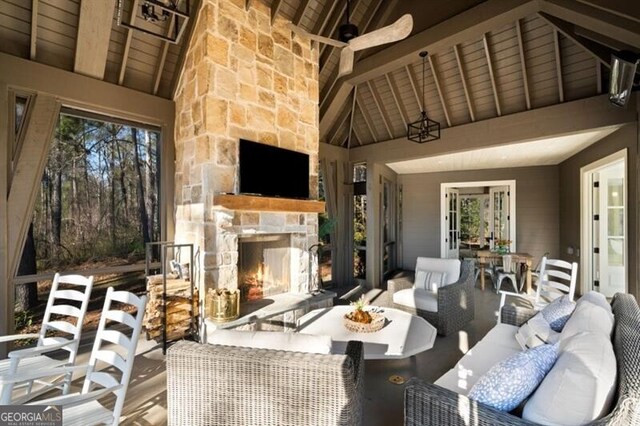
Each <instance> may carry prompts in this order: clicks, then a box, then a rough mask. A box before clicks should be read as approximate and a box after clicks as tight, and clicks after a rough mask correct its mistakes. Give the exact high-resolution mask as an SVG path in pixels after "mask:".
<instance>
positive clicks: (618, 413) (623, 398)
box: [404, 293, 640, 426]
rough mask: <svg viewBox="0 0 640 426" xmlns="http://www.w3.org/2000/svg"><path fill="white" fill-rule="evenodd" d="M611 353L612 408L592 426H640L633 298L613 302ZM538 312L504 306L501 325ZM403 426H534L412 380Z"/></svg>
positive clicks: (638, 338) (639, 324)
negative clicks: (614, 378)
mask: <svg viewBox="0 0 640 426" xmlns="http://www.w3.org/2000/svg"><path fill="white" fill-rule="evenodd" d="M612 308H613V314H614V316H615V325H614V331H613V337H612V342H613V348H614V352H615V357H616V361H617V366H618V378H617V387H616V394H615V396H614V398H615V400H614V406H613V409H612V410H611V411H610V413H609V414H608V415H606V416H605V417H603V418H601V419H599V420H597V421H595V422H592V423H590V424H591V425H638V424H640V308H638V304H637V302H636V300H635V299H634V298H633V296H630V295H627V294H621V293H618V294H616V296H615V297H614V299H613V301H612ZM534 314H535V311H532V310H529V309H524V308H516V307H514V306H505V308H504V309H503V311H502V318H501V320H502V323H506V324H512V325H518V326H519V325H521V324H523V323H524V322H526V321H527V320H528V319H529V318H530V317H532V316H533V315H534ZM404 411H405V425H409V426H418V425H428V424H434V425H435V424H447V425H465V426H467V425H469V424H473V425H533V424H534V423H531V422H529V421H526V420H523V419H522V418H520V417H517V416H514V415H512V414H509V413H505V412H501V411H498V410H495V409H493V408H490V407H487V406H485V405H483V404H479V403H477V402H475V401H472V400H470V399H469V398H467V397H466V396H464V395H461V394H459V393H456V392H453V391H451V390H449V389H445V388H443V387H440V386H438V385H435V384H431V383H426V382H423V381H422V380H419V379H417V378H412V379H411V380H410V381H409V382H408V383H407V386H406V389H405V400H404Z"/></svg>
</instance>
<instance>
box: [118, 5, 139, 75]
mask: <svg viewBox="0 0 640 426" xmlns="http://www.w3.org/2000/svg"><path fill="white" fill-rule="evenodd" d="M137 7H138V0H133V2H132V4H131V16H130V17H129V25H132V26H133V25H135V23H136V13H135V11H136V8H137ZM132 39H133V30H132V29H131V28H128V27H127V39H126V40H125V42H124V48H123V49H122V61H120V72H119V73H118V84H119V85H120V86H122V84H123V83H124V75H125V73H126V72H127V62H128V61H129V49H131V40H132Z"/></svg>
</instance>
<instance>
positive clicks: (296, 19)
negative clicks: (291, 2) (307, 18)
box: [291, 0, 311, 25]
mask: <svg viewBox="0 0 640 426" xmlns="http://www.w3.org/2000/svg"><path fill="white" fill-rule="evenodd" d="M310 1H311V0H302V2H301V3H300V5H299V6H298V9H296V14H295V15H294V16H293V20H292V21H291V22H293V25H300V21H301V20H302V17H303V16H304V14H305V13H306V12H307V8H308V7H309V2H310Z"/></svg>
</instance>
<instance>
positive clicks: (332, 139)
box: [329, 114, 349, 145]
mask: <svg viewBox="0 0 640 426" xmlns="http://www.w3.org/2000/svg"><path fill="white" fill-rule="evenodd" d="M348 118H349V114H345V115H344V118H343V119H342V121H341V122H340V125H339V126H338V128H337V129H336V131H335V132H333V136H331V139H330V140H329V145H333V141H334V140H335V139H336V136H338V135H339V134H340V130H341V129H342V126H344V123H345V122H346V121H347V119H348Z"/></svg>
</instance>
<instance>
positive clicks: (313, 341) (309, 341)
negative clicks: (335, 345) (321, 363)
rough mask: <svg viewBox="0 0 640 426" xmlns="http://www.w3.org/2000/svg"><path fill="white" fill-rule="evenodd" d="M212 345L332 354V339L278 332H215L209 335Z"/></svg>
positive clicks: (208, 338)
mask: <svg viewBox="0 0 640 426" xmlns="http://www.w3.org/2000/svg"><path fill="white" fill-rule="evenodd" d="M207 343H209V344H211V345H227V346H241V347H244V348H256V349H274V350H280V351H291V352H306V353H310V354H330V353H331V345H332V342H331V337H330V336H320V335H312V334H300V333H284V332H278V331H240V330H215V331H213V332H211V333H208V335H207Z"/></svg>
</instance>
